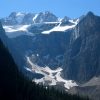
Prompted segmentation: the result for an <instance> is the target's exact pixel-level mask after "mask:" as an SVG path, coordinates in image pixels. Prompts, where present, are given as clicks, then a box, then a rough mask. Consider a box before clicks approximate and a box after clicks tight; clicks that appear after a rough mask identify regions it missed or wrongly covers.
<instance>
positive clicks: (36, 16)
mask: <svg viewBox="0 0 100 100" xmlns="http://www.w3.org/2000/svg"><path fill="white" fill-rule="evenodd" d="M59 19H60V20H59ZM67 20H70V18H68V17H67V16H65V17H64V18H58V17H57V16H56V15H54V14H53V13H51V12H50V11H45V12H40V13H29V12H24V13H23V12H12V13H11V14H10V15H9V16H8V17H6V18H1V22H2V24H3V25H18V24H19V25H28V24H32V23H43V22H60V21H62V22H66V21H67Z"/></svg>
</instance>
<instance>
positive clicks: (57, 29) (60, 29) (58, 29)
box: [42, 25, 75, 34]
mask: <svg viewBox="0 0 100 100" xmlns="http://www.w3.org/2000/svg"><path fill="white" fill-rule="evenodd" d="M73 27H75V25H72V26H60V25H58V26H56V27H54V28H52V29H51V30H47V31H43V32H42V34H49V33H51V32H54V31H62V32H63V31H66V30H68V29H71V28H73Z"/></svg>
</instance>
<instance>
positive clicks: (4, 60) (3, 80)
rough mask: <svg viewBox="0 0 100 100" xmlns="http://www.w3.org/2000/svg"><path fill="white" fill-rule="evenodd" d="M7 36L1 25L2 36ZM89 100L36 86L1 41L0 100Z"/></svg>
mask: <svg viewBox="0 0 100 100" xmlns="http://www.w3.org/2000/svg"><path fill="white" fill-rule="evenodd" d="M1 34H5V32H4V30H3V28H2V25H1V23H0V35H1ZM69 98H70V100H73V99H74V98H75V99H77V100H89V99H88V98H83V97H79V96H77V95H69V94H68V93H66V92H60V91H58V90H55V89H54V88H53V87H51V88H49V87H44V86H43V85H41V86H39V85H38V84H35V83H34V82H32V81H31V80H30V79H28V78H27V77H26V76H24V75H23V74H22V72H20V71H19V70H18V67H17V65H16V64H15V62H14V60H13V58H12V56H11V54H10V53H9V51H8V49H7V48H6V47H5V46H4V44H3V43H2V41H1V40H0V100H7V99H9V100H34V99H35V100H51V99H52V100H58V99H59V100H68V99H69Z"/></svg>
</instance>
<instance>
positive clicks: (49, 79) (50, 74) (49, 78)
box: [25, 56, 77, 89]
mask: <svg viewBox="0 0 100 100" xmlns="http://www.w3.org/2000/svg"><path fill="white" fill-rule="evenodd" d="M26 58H27V63H29V64H30V65H31V66H32V68H27V67H26V68H25V69H26V70H28V71H31V72H33V73H34V72H35V73H39V74H42V75H44V77H43V78H41V79H36V78H35V79H33V81H34V82H36V83H42V84H48V85H57V84H58V83H59V84H60V82H62V83H64V87H65V88H67V89H70V88H71V87H73V86H77V84H76V83H75V82H72V80H65V79H63V78H62V77H61V72H62V70H63V69H62V68H60V67H59V68H57V69H55V70H51V69H50V68H49V67H47V66H46V67H40V66H38V65H35V64H33V63H32V62H31V60H30V58H29V57H28V56H26Z"/></svg>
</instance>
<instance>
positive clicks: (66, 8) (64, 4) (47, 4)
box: [0, 0, 100, 19]
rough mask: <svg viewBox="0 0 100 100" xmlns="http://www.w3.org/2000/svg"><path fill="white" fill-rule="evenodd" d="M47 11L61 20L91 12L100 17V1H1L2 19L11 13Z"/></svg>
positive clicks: (0, 13) (0, 11)
mask: <svg viewBox="0 0 100 100" xmlns="http://www.w3.org/2000/svg"><path fill="white" fill-rule="evenodd" d="M45 11H50V12H52V13H53V14H54V15H56V16H57V17H60V18H62V17H64V16H67V17H69V18H71V19H73V18H78V17H79V16H81V15H86V14H87V13H88V12H89V11H92V12H93V13H94V14H95V15H98V16H100V0H0V18H3V17H7V16H9V15H10V13H11V12H31V13H39V12H45Z"/></svg>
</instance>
